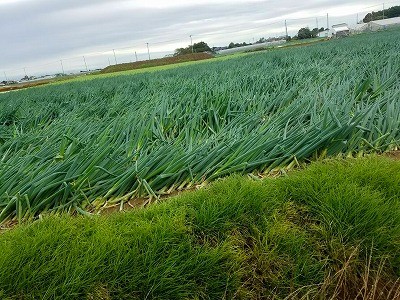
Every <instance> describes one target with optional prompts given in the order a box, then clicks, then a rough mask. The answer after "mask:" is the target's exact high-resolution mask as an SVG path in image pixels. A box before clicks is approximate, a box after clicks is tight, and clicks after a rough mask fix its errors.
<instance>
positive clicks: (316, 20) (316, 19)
mask: <svg viewBox="0 0 400 300" xmlns="http://www.w3.org/2000/svg"><path fill="white" fill-rule="evenodd" d="M315 22H316V23H317V29H318V31H319V26H318V18H315Z"/></svg>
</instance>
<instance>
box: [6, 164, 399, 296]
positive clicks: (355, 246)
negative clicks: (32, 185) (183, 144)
mask: <svg viewBox="0 0 400 300" xmlns="http://www.w3.org/2000/svg"><path fill="white" fill-rule="evenodd" d="M399 183H400V162H399V161H393V160H391V159H389V158H367V159H357V160H355V159H350V160H345V161H333V160H332V161H330V160H328V161H325V162H319V163H314V164H312V165H311V166H310V167H308V168H307V169H305V170H302V171H294V172H292V173H291V174H290V175H289V176H286V177H281V178H278V179H266V180H262V181H257V180H254V179H245V178H243V177H239V176H236V177H229V178H227V179H223V180H219V181H217V182H216V183H214V184H212V185H211V186H210V187H208V188H205V189H202V190H199V191H197V192H193V193H186V194H184V195H182V196H179V197H176V198H173V199H170V200H168V201H165V202H163V203H161V204H157V205H154V206H152V207H150V208H148V209H142V210H134V211H131V212H126V213H122V214H113V215H109V216H100V217H93V218H84V217H71V216H66V215H62V216H52V217H46V218H44V219H43V220H41V221H37V222H34V223H31V224H25V225H20V226H18V227H16V228H14V229H13V230H10V231H8V232H4V233H3V234H1V235H0V253H1V256H0V295H1V296H0V297H2V298H6V299H39V298H40V299H271V298H273V299H283V298H285V297H287V298H288V299H297V298H301V297H303V299H316V298H317V299H328V298H331V297H333V298H334V299H355V298H356V296H357V294H359V296H360V299H367V298H368V297H369V298H368V299H395V298H396V296H399V293H400V289H399V282H396V280H397V279H398V278H399V277H400V207H399V206H400V201H399V199H400V184H399ZM396 293H397V294H396ZM7 297H8V298H7Z"/></svg>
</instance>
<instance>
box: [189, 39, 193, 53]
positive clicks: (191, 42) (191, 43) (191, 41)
mask: <svg viewBox="0 0 400 300" xmlns="http://www.w3.org/2000/svg"><path fill="white" fill-rule="evenodd" d="M190 46H191V48H192V53H193V39H192V35H190Z"/></svg>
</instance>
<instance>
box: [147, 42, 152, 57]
mask: <svg viewBox="0 0 400 300" xmlns="http://www.w3.org/2000/svg"><path fill="white" fill-rule="evenodd" d="M146 45H147V54H148V56H149V60H150V59H151V58H150V48H149V43H146Z"/></svg>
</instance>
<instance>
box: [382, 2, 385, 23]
mask: <svg viewBox="0 0 400 300" xmlns="http://www.w3.org/2000/svg"><path fill="white" fill-rule="evenodd" d="M382 7H383V10H382V20H383V19H385V3H383V4H382Z"/></svg>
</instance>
